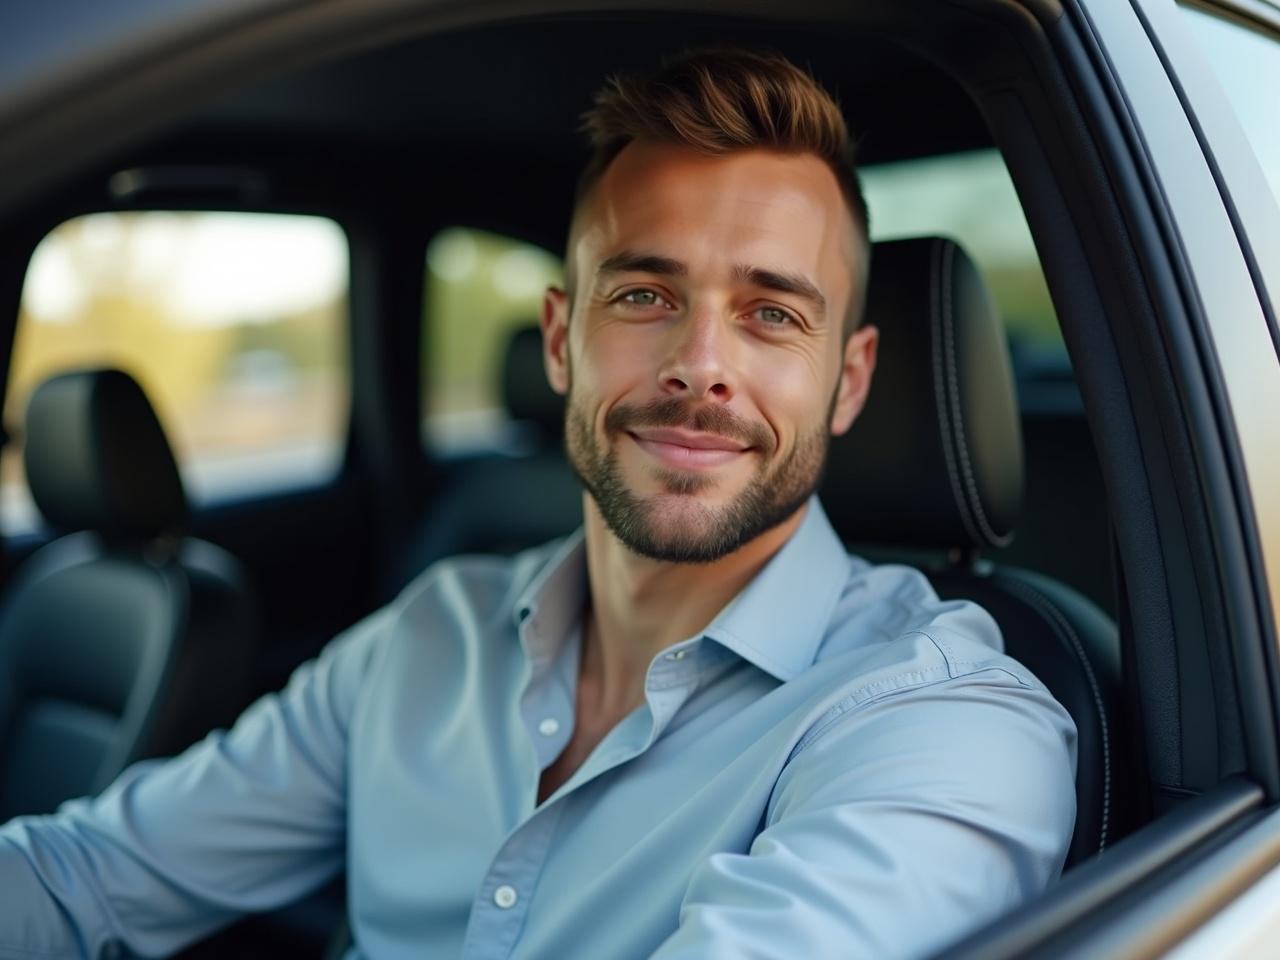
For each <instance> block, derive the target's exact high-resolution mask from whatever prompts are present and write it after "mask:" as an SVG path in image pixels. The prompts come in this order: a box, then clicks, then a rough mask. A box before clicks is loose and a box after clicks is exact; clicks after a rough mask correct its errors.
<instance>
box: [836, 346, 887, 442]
mask: <svg viewBox="0 0 1280 960" xmlns="http://www.w3.org/2000/svg"><path fill="white" fill-rule="evenodd" d="M879 343H880V331H879V330H877V329H876V328H875V327H871V326H866V327H860V328H859V329H857V330H855V331H854V332H853V333H852V334H850V335H849V339H848V340H847V341H846V342H845V345H844V360H843V363H842V365H841V367H840V385H839V387H838V388H837V393H836V402H835V407H834V409H833V410H832V412H831V435H832V436H835V437H838V436H841V435H842V434H844V433H845V432H847V431H848V429H849V428H850V427H851V426H853V421H854V420H856V419H857V418H858V414H859V413H861V412H862V405H863V404H864V403H866V401H867V391H869V390H870V389H871V375H872V374H873V373H874V372H875V369H876V347H877V345H878V344H879Z"/></svg>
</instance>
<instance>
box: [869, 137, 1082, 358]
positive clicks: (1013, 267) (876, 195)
mask: <svg viewBox="0 0 1280 960" xmlns="http://www.w3.org/2000/svg"><path fill="white" fill-rule="evenodd" d="M861 173H862V186H863V193H864V194H865V196H866V200H867V209H868V211H869V213H870V217H871V238H872V239H873V240H892V239H894V238H899V237H918V236H924V235H930V234H941V235H943V236H947V237H950V238H952V239H953V240H956V241H957V242H958V243H960V245H961V246H963V247H964V248H965V250H967V251H968V253H969V255H970V256H971V257H973V259H974V261H975V262H976V263H977V265H978V267H979V269H980V270H981V271H982V274H983V276H984V277H985V278H986V281H987V285H988V287H990V289H991V293H992V296H993V297H994V298H995V301H996V305H997V307H998V308H999V310H1000V312H1001V314H1002V315H1003V317H1004V321H1005V324H1006V326H1007V327H1008V329H1009V332H1010V335H1011V338H1012V340H1013V342H1014V347H1015V358H1016V356H1017V352H1018V350H1019V349H1022V350H1024V351H1025V350H1033V351H1037V352H1041V353H1044V352H1048V353H1052V354H1057V355H1059V356H1060V357H1061V358H1062V362H1064V363H1065V362H1066V350H1065V348H1064V347H1063V345H1062V334H1061V332H1060V330H1059V328H1058V320H1057V316H1056V315H1055V314H1054V311H1053V304H1052V302H1051V301H1050V299H1049V288H1048V286H1047V285H1046V284H1045V280H1044V273H1043V271H1042V270H1041V269H1040V260H1039V258H1038V257H1037V256H1036V248H1035V244H1034V243H1033V242H1032V240H1031V231H1030V230H1029V229H1028V228H1027V221H1026V217H1025V216H1024V215H1023V212H1022V205H1021V204H1020V203H1019V202H1018V196H1017V194H1016V193H1015V192H1014V189H1013V182H1012V181H1011V180H1010V179H1009V173H1008V171H1007V169H1006V168H1005V165H1004V161H1003V160H1002V159H1001V158H1000V154H999V153H998V152H997V151H995V150H978V151H973V152H969V153H960V154H949V155H947V156H943V157H930V158H927V159H922V160H908V161H902V162H898V163H888V164H881V165H876V166H870V167H864V168H863V169H862V171H861ZM872 269H875V267H874V264H873V265H872Z"/></svg>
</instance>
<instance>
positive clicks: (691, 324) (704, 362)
mask: <svg viewBox="0 0 1280 960" xmlns="http://www.w3.org/2000/svg"><path fill="white" fill-rule="evenodd" d="M671 337H672V343H671V347H670V349H669V350H668V352H667V355H666V359H665V360H664V362H663V364H662V367H661V369H660V370H659V372H658V378H659V380H660V382H661V385H662V390H663V392H665V393H667V394H669V395H673V396H679V395H681V394H683V395H686V396H688V397H689V398H690V399H692V400H715V401H718V402H720V403H727V402H728V401H729V400H731V399H732V398H733V394H734V384H733V377H732V374H731V360H730V357H729V356H728V355H727V351H729V350H730V348H731V346H732V344H731V342H730V341H731V338H730V336H729V335H728V331H726V330H725V329H724V324H723V323H722V322H721V321H720V318H718V317H717V316H715V315H714V313H713V312H712V311H709V310H699V311H693V312H690V313H689V314H687V315H686V316H685V317H683V318H682V319H681V320H680V321H679V322H678V323H676V324H674V325H673V327H672V331H671Z"/></svg>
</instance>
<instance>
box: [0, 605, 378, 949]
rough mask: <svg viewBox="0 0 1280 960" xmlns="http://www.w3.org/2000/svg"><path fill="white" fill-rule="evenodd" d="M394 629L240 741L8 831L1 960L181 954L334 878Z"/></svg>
mask: <svg viewBox="0 0 1280 960" xmlns="http://www.w3.org/2000/svg"><path fill="white" fill-rule="evenodd" d="M388 619H389V614H388V612H387V611H383V612H382V613H380V614H375V615H374V616H373V617H370V618H369V619H368V620H366V621H364V622H363V623H361V624H358V625H357V626H355V627H353V628H352V629H351V630H349V631H348V632H347V633H345V634H343V635H341V636H340V637H338V638H337V639H336V640H334V641H333V642H332V643H331V644H329V646H328V647H326V649H325V650H324V651H323V652H322V654H321V655H320V657H319V658H318V659H316V660H314V661H312V662H310V663H307V664H304V665H303V666H302V667H300V668H299V669H298V670H297V671H296V673H295V674H294V675H293V677H292V678H291V679H290V681H289V683H288V685H287V686H286V687H285V689H284V690H283V691H281V692H280V693H278V694H270V695H268V696H266V697H263V698H262V699H260V700H259V701H257V702H256V703H255V704H254V705H253V706H251V707H250V708H249V709H248V710H247V711H245V713H244V714H243V715H242V716H241V717H240V719H239V720H238V721H237V722H236V724H235V725H234V726H233V727H232V728H231V730H229V731H226V732H223V731H218V732H215V733H213V734H210V735H209V736H208V737H207V738H206V739H204V740H203V741H201V742H200V743H197V744H195V745H194V746H192V747H191V748H190V749H188V750H187V751H186V752H184V753H183V754H181V755H179V756H178V757H175V758H173V759H171V760H165V761H146V762H142V763H138V764H135V765H134V766H132V767H130V768H129V769H128V770H126V771H124V772H123V773H122V774H121V775H120V776H119V777H118V778H117V779H116V781H115V782H114V783H113V784H112V785H111V786H110V787H108V788H107V789H106V790H105V791H103V793H102V794H101V795H100V796H99V797H97V798H96V799H88V798H86V799H81V800H74V801H70V802H68V803H65V804H63V805H62V807H61V808H60V810H59V811H58V813H56V814H54V815H51V816H47V817H19V818H17V819H15V820H12V821H10V822H9V823H8V824H6V825H4V826H3V827H0V890H3V891H4V895H3V898H0V955H2V956H17V957H23V958H27V957H30V958H37V957H39V958H46V957H49V958H52V957H59V958H61V957H98V956H100V955H110V954H112V953H113V952H114V950H115V948H116V945H117V944H124V945H126V946H127V947H128V948H129V949H130V950H132V951H133V952H135V953H137V954H141V955H143V956H156V955H161V954H167V953H170V952H172V951H173V950H175V949H178V948H180V947H181V946H183V945H184V944H186V943H189V942H190V941H192V940H195V939H197V938H199V937H200V936H203V935H205V934H207V933H210V932H212V931H213V930H215V929H217V928H218V927H220V926H222V925H224V924H226V923H227V922H229V921H230V920H232V919H233V918H235V917H236V916H237V915H239V914H241V913H244V912H248V911H256V910H265V909H270V908H272V907H276V906H280V905H282V904H285V903H287V902H289V901H291V900H294V899H296V898H298V897H300V896H302V895H303V894H305V893H306V892H308V891H309V890H311V889H313V888H315V887H316V886H318V885H320V884H321V883H323V882H324V881H325V880H326V879H328V878H329V877H331V876H332V875H334V874H335V873H336V872H337V870H338V869H339V867H340V866H341V863H342V860H343V855H344V846H345V836H346V825H345V818H346V767H347V735H348V728H349V725H350V721H351V716H352V713H353V710H354V706H355V702H356V698H357V694H358V689H359V686H360V680H361V677H362V676H363V675H364V673H365V671H366V670H367V668H368V662H369V659H370V657H371V656H372V655H373V652H374V650H375V647H376V641H377V638H378V637H379V636H380V635H381V634H382V633H384V632H385V629H386V627H387V625H388Z"/></svg>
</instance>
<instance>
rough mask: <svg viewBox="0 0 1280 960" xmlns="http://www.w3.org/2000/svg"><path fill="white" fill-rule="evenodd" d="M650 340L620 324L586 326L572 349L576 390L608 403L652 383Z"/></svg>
mask: <svg viewBox="0 0 1280 960" xmlns="http://www.w3.org/2000/svg"><path fill="white" fill-rule="evenodd" d="M650 341H651V338H645V337H643V336H639V335H638V332H637V331H636V330H635V329H632V328H628V327H626V326H624V325H622V324H612V325H601V326H599V327H594V328H588V329H587V330H586V331H585V332H584V334H583V336H582V338H581V342H580V343H578V344H576V350H572V351H571V356H572V359H573V379H574V387H575V389H580V390H581V391H582V392H583V393H585V394H588V395H590V396H592V397H594V398H596V400H597V401H599V402H603V403H604V404H605V405H609V404H611V403H612V400H613V398H619V397H623V396H625V395H627V394H628V393H630V392H632V391H634V390H636V389H638V388H640V387H642V386H644V385H645V384H648V383H650V382H652V380H653V376H654V373H653V365H652V360H651V357H650V353H651V346H652V345H651V342H650Z"/></svg>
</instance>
